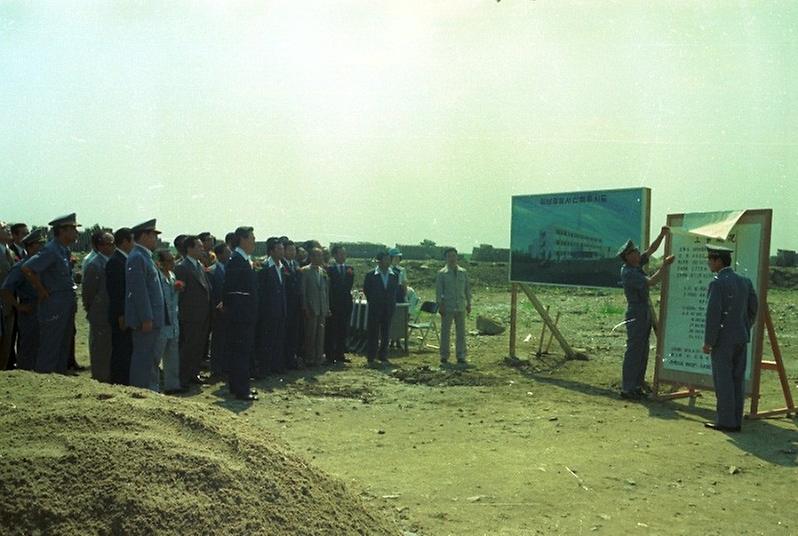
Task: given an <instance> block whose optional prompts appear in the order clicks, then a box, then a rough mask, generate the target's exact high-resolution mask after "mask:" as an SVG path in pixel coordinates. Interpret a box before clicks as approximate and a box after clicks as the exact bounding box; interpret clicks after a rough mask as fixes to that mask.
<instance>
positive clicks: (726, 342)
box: [703, 244, 759, 432]
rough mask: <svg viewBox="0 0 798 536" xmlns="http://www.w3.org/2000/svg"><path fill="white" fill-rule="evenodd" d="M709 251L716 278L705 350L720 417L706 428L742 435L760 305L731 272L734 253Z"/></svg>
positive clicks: (743, 281) (744, 280)
mask: <svg viewBox="0 0 798 536" xmlns="http://www.w3.org/2000/svg"><path fill="white" fill-rule="evenodd" d="M706 248H707V262H708V264H709V269H710V270H712V272H713V273H714V274H715V277H714V279H713V280H712V281H711V282H710V283H709V290H708V299H707V316H706V324H705V329H704V348H703V351H704V353H705V354H710V355H711V357H712V382H713V383H714V385H715V397H716V399H717V412H718V416H717V420H716V421H715V422H707V423H704V426H706V427H707V428H712V429H713V430H717V431H719V432H739V431H740V429H741V427H742V422H743V404H744V402H745V391H744V385H743V383H744V381H745V365H746V363H745V361H746V349H747V346H748V341H749V340H750V338H751V326H752V325H753V324H754V318H755V317H756V312H757V309H758V307H759V302H758V300H757V297H756V292H755V291H754V286H753V285H752V284H751V280H750V279H748V278H747V277H743V276H741V275H738V274H736V273H735V272H734V270H732V268H731V254H732V250H731V249H729V248H727V247H724V246H716V245H709V244H707V246H706Z"/></svg>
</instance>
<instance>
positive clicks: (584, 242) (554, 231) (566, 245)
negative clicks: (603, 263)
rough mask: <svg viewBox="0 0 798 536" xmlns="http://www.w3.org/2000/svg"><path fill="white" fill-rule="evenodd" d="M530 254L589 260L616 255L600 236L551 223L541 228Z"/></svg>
mask: <svg viewBox="0 0 798 536" xmlns="http://www.w3.org/2000/svg"><path fill="white" fill-rule="evenodd" d="M528 253H529V256H530V257H531V258H533V259H542V260H550V261H551V260H553V261H561V260H589V259H606V258H611V257H614V256H615V255H614V253H613V251H612V247H610V246H609V245H607V244H605V243H604V241H603V240H602V239H601V237H599V236H591V235H589V234H586V233H584V232H580V231H577V230H575V229H572V228H569V227H565V226H563V225H558V224H551V225H548V226H547V227H545V228H543V229H541V230H540V232H539V233H538V237H537V238H536V239H535V240H534V242H533V243H532V244H530V245H529V251H528Z"/></svg>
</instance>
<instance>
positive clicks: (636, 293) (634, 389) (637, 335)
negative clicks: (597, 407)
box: [618, 227, 675, 400]
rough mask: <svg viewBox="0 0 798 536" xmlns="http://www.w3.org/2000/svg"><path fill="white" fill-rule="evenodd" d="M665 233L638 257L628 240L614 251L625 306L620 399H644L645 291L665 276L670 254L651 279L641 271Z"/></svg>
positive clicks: (648, 323)
mask: <svg viewBox="0 0 798 536" xmlns="http://www.w3.org/2000/svg"><path fill="white" fill-rule="evenodd" d="M667 234H668V228H667V227H663V228H662V229H661V230H660V233H659V236H658V237H657V238H656V239H655V240H654V241H653V242H652V243H651V245H650V246H649V247H648V249H646V251H645V252H644V253H642V254H641V253H640V250H639V249H637V246H635V244H634V242H632V241H631V240H628V241H627V242H626V244H624V245H623V246H622V247H621V249H620V250H618V256H619V257H620V258H621V260H622V261H623V262H624V265H623V267H622V268H621V282H622V284H623V293H624V295H625V296H626V304H627V305H626V314H625V316H624V319H625V321H626V352H625V353H624V356H623V369H622V373H621V376H622V379H621V398H623V399H625V400H640V399H641V398H644V397H645V396H646V394H645V392H644V391H643V389H644V385H645V379H646V367H647V366H648V344H649V343H648V341H649V337H650V335H651V318H652V317H651V304H650V303H649V297H648V294H649V290H648V289H649V288H650V287H653V286H654V285H656V284H657V283H659V281H660V279H662V276H663V275H664V274H665V271H664V270H666V269H667V268H668V266H670V265H671V263H673V261H674V259H675V257H674V256H673V255H671V256H669V257H667V258H666V259H665V260H664V262H663V264H662V268H660V269H659V270H657V272H656V273H655V274H654V275H652V276H651V277H648V276H647V275H646V273H645V272H644V271H643V266H645V265H646V264H648V260H649V257H651V255H653V254H654V252H655V251H657V249H659V246H660V244H661V243H662V240H663V239H664V238H665V236H666V235H667Z"/></svg>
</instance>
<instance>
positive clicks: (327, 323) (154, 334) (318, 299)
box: [0, 214, 471, 401]
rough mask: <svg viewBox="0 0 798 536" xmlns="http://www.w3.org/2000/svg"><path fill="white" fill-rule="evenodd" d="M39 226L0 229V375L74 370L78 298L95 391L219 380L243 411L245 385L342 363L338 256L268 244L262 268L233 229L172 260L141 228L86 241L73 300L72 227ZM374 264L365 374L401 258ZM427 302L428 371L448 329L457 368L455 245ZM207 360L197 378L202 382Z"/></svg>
mask: <svg viewBox="0 0 798 536" xmlns="http://www.w3.org/2000/svg"><path fill="white" fill-rule="evenodd" d="M49 225H50V227H51V228H52V239H51V240H49V241H48V239H47V236H48V234H47V230H45V229H38V230H35V231H33V232H29V229H28V227H27V226H26V225H24V224H15V225H12V226H10V227H8V226H6V225H5V224H3V223H2V222H0V254H1V255H0V284H1V287H0V288H1V289H2V290H0V293H2V302H3V308H2V310H3V319H2V325H0V328H1V329H2V335H1V336H2V339H1V340H0V352H1V353H0V370H3V369H5V368H7V366H8V365H9V360H14V361H15V365H16V367H17V368H21V369H28V370H35V371H37V372H43V373H47V372H58V373H65V372H67V370H68V369H69V368H70V362H73V367H76V366H77V365H76V363H74V339H75V333H76V331H75V315H76V314H77V311H78V305H79V304H78V301H80V305H81V306H82V308H83V310H84V312H85V315H86V319H87V321H88V325H89V358H90V359H89V360H90V365H91V375H92V377H93V378H94V379H96V380H98V381H101V382H107V383H115V384H122V385H132V386H137V387H142V388H147V389H152V390H154V391H163V392H164V393H166V394H176V393H182V392H185V391H187V390H189V389H191V388H192V386H193V385H195V384H204V383H215V382H216V381H219V380H221V379H222V378H223V377H225V376H226V377H227V379H228V384H229V388H230V393H231V395H233V396H234V397H236V398H238V399H240V400H246V401H252V400H257V393H256V392H255V390H254V389H251V387H250V380H251V378H256V379H260V378H264V377H266V376H267V375H270V374H282V373H284V372H285V371H287V370H289V369H297V368H303V367H316V366H320V365H322V364H325V363H328V364H334V363H342V362H348V361H349V358H348V357H347V355H346V349H347V334H348V328H349V322H350V316H351V312H352V296H353V288H354V287H355V271H354V268H353V267H352V266H351V265H349V264H347V263H346V260H347V253H346V249H345V248H344V247H342V246H333V247H332V249H331V250H329V251H327V250H326V248H323V247H322V246H321V244H320V243H319V242H317V241H308V242H304V243H302V244H301V245H299V244H294V242H292V241H291V240H290V239H289V238H288V237H285V236H283V237H272V238H269V239H268V240H267V241H266V253H267V257H266V259H265V260H264V261H256V260H255V259H253V257H252V255H253V253H254V250H255V244H256V243H255V233H254V229H253V228H252V227H239V228H237V229H236V230H235V231H233V232H230V233H228V234H227V236H226V237H225V240H224V242H222V243H218V244H217V243H216V242H217V241H216V239H215V237H213V236H212V235H211V233H207V232H206V233H200V234H197V235H180V236H178V237H177V238H175V240H174V243H173V246H174V250H175V251H176V255H175V254H174V253H173V252H172V250H171V249H170V248H164V247H159V242H160V240H159V235H160V234H161V232H160V231H159V230H158V229H157V226H156V220H154V219H153V220H149V221H147V222H144V223H141V224H139V225H136V226H134V227H131V228H127V227H123V228H120V229H117V230H116V231H115V232H113V233H112V232H111V231H110V230H108V231H98V232H95V233H93V234H92V236H91V242H92V251H91V253H89V254H88V255H87V256H86V257H85V258H84V259H83V263H82V269H81V270H80V271H81V274H82V277H81V281H82V284H81V290H80V300H78V295H77V292H76V291H77V285H76V284H75V278H74V275H73V268H74V267H73V259H72V256H71V252H70V250H69V247H70V246H71V245H73V244H74V243H75V240H76V238H77V236H78V227H80V224H79V223H78V222H77V218H76V215H75V214H69V215H67V216H63V217H61V218H56V219H54V220H53V221H51V222H50V223H49ZM376 260H377V267H376V268H375V269H374V270H370V271H368V272H367V273H366V274H365V278H364V280H363V285H362V291H363V293H364V295H365V298H366V300H367V301H368V320H367V339H368V343H367V346H366V358H367V361H368V364H369V365H371V366H378V365H379V363H380V362H381V363H383V364H384V363H387V362H388V352H389V344H390V342H391V341H390V327H391V322H392V316H393V313H394V310H395V308H396V303H397V302H401V301H404V300H405V298H406V296H407V293H408V287H407V274H406V272H405V271H404V269H403V268H402V267H401V265H400V262H401V252H400V251H398V250H395V249H394V250H391V251H382V252H379V253H378V254H377V256H376ZM358 288H360V287H358ZM437 300H438V303H439V306H440V310H441V314H442V319H443V327H444V331H443V332H442V336H443V337H442V339H443V338H445V341H444V340H442V343H444V344H445V346H444V344H442V345H441V361H442V362H444V363H445V362H446V360H447V359H448V352H449V344H448V331H449V330H448V329H446V326H451V324H452V323H454V324H455V326H456V329H457V344H456V355H457V360H458V361H459V362H465V359H466V348H465V315H466V314H467V313H470V310H471V290H470V286H469V284H468V278H467V273H466V271H465V270H464V269H463V268H461V267H459V266H458V265H457V251H456V250H454V248H452V249H450V250H448V251H447V265H446V267H444V268H443V269H442V270H441V271H440V273H439V274H438V281H437ZM15 341H16V343H15ZM206 359H208V360H209V369H210V370H209V373H210V374H209V375H204V374H201V369H202V365H203V362H204V361H205V360H206Z"/></svg>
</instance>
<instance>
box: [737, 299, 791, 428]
mask: <svg viewBox="0 0 798 536" xmlns="http://www.w3.org/2000/svg"><path fill="white" fill-rule="evenodd" d="M765 329H766V330H767V332H768V339H769V340H770V349H771V351H772V352H773V361H765V360H764V359H762V357H763V355H762V353H761V352H760V354H759V356H757V357H756V363H755V365H754V370H753V379H752V381H753V385H752V386H751V412H750V413H749V414H748V415H747V417H748V418H749V419H763V418H765V417H774V416H776V415H786V416H789V415H790V414H793V415H796V411H795V403H794V402H793V400H792V393H791V392H790V382H789V380H788V379H787V371H786V370H785V369H784V360H783V359H782V358H781V349H780V348H779V341H778V339H776V330H775V329H774V327H773V319H772V318H771V316H770V307H769V306H766V307H765ZM763 370H775V371H776V372H777V373H778V374H779V381H780V382H781V391H782V393H783V394H784V402H785V403H786V404H787V405H786V407H783V408H778V409H771V410H768V411H762V412H760V411H759V398H760V394H759V388H760V385H761V383H762V381H761V375H762V371H763Z"/></svg>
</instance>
